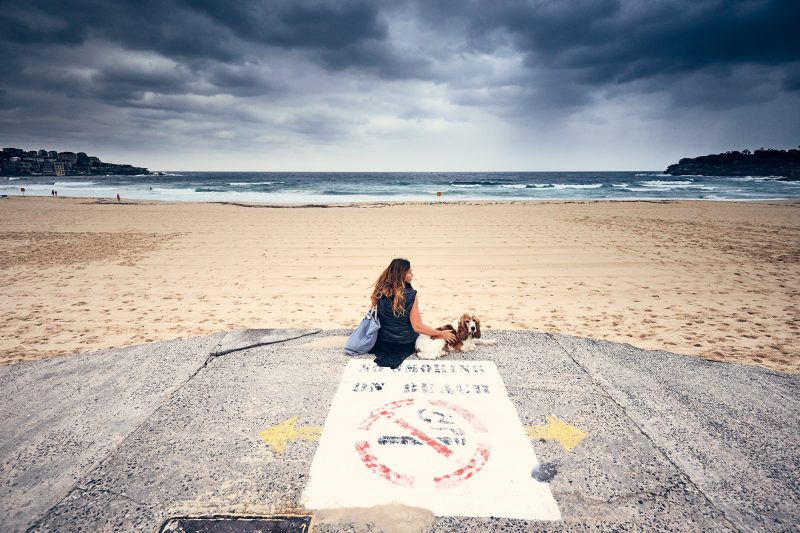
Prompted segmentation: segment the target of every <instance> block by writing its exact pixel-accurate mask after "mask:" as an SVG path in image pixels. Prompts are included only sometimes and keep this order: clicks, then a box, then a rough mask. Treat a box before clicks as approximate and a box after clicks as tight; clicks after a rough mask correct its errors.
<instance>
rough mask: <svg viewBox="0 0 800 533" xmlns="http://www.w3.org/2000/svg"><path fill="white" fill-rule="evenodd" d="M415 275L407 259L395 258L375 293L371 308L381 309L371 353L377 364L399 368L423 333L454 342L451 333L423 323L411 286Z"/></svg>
mask: <svg viewBox="0 0 800 533" xmlns="http://www.w3.org/2000/svg"><path fill="white" fill-rule="evenodd" d="M413 277H414V273H413V272H412V271H411V263H410V262H409V261H408V260H406V259H393V260H392V262H391V263H389V266H388V267H387V268H386V270H384V271H383V272H381V275H380V276H378V280H377V281H376V282H375V288H374V289H373V291H372V306H373V307H374V306H377V308H378V320H380V323H381V329H380V330H378V340H377V342H376V343H375V346H374V347H373V348H372V349H371V350H370V351H369V353H371V354H375V355H376V356H377V357H375V364H377V365H378V366H385V367H389V368H397V367H399V366H400V364H401V363H402V362H403V361H404V360H405V359H406V357H408V356H410V355H413V354H414V343H415V342H416V340H417V336H418V335H419V334H420V333H424V334H425V335H430V336H431V337H435V338H441V339H444V340H445V341H446V342H453V341H454V340H455V335H453V333H452V332H450V331H439V330H438V329H433V328H431V327H428V326H426V325H425V324H423V323H422V317H420V314H419V298H417V291H416V290H414V287H412V286H411V280H412V279H413Z"/></svg>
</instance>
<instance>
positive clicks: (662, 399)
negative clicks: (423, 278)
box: [0, 330, 800, 532]
mask: <svg viewBox="0 0 800 533" xmlns="http://www.w3.org/2000/svg"><path fill="white" fill-rule="evenodd" d="M295 333H296V331H295ZM346 333H347V332H346V331H342V330H339V331H325V332H321V333H318V334H316V335H314V336H313V337H303V338H299V337H296V336H295V337H296V338H293V339H291V340H285V341H282V342H274V343H271V344H266V345H262V346H257V347H254V348H249V349H244V350H239V351H233V352H230V353H228V354H227V355H225V356H223V357H212V356H211V354H212V353H217V352H218V350H219V346H220V341H221V340H222V339H223V338H224V336H225V335H224V334H218V335H213V336H209V337H199V338H193V339H188V340H180V341H172V342H165V343H158V344H150V345H144V346H137V347H131V348H126V349H120V350H109V351H103V352H97V353H93V354H82V355H78V356H70V357H63V358H58V359H52V360H46V361H35V362H30V363H19V364H16V365H12V366H6V367H2V368H0V430H1V433H0V434H2V442H0V487H1V488H0V524H2V531H26V530H32V531H77V530H84V531H96V530H118V531H158V530H159V529H160V528H161V527H162V525H164V524H166V523H167V522H168V521H170V519H175V518H187V517H188V518H191V517H198V516H218V515H234V516H247V517H258V516H276V515H278V516H283V515H305V514H311V513H310V511H307V510H306V509H303V508H301V507H299V503H298V502H299V499H300V494H301V493H302V491H303V488H304V487H305V484H306V481H307V479H306V476H307V474H308V470H309V466H310V464H311V461H312V459H313V456H314V452H315V450H316V446H317V442H316V441H313V440H297V441H295V442H291V443H290V444H289V445H287V447H286V449H285V451H284V452H283V453H282V454H278V453H276V452H275V451H274V450H273V449H271V448H270V447H269V446H268V445H266V444H265V442H264V441H263V440H261V438H260V437H259V433H260V432H261V431H263V430H264V429H266V428H268V427H270V426H272V425H275V424H279V423H281V422H284V421H285V420H287V419H289V418H291V417H294V416H296V417H298V425H303V426H323V425H324V422H325V417H326V415H327V412H328V408H329V405H330V401H331V398H332V397H333V394H334V392H335V391H336V388H337V386H338V382H339V379H340V377H341V373H342V369H343V367H344V364H345V362H346V361H347V358H346V357H345V356H344V355H342V354H341V353H340V350H339V349H337V348H335V347H325V346H322V347H314V346H309V345H308V341H309V339H314V338H322V337H327V336H335V335H343V334H346ZM271 334H272V335H277V336H280V335H281V332H280V331H276V330H271ZM253 335H255V334H253ZM287 335H288V336H292V335H294V333H293V334H287ZM262 336H263V334H262ZM486 336H487V337H490V338H496V339H497V341H498V342H497V345H495V346H481V347H479V349H478V350H477V351H475V352H471V353H466V354H459V356H458V357H457V358H458V359H472V360H492V361H495V363H496V364H497V367H498V369H499V371H500V374H501V376H502V377H503V380H504V382H505V385H506V387H507V389H508V391H509V397H510V398H511V401H512V402H513V403H514V405H515V407H516V409H517V411H518V413H519V416H520V419H521V421H522V423H523V424H524V425H541V424H544V423H545V417H546V416H555V417H557V418H558V419H559V420H561V421H564V422H566V423H568V424H571V425H574V426H577V427H578V428H580V429H582V430H583V431H585V432H586V433H587V437H586V438H585V439H584V440H583V441H582V442H581V443H580V444H579V445H578V446H577V447H576V448H575V449H574V450H573V451H572V452H566V451H565V450H564V448H562V447H561V446H560V445H559V444H558V443H557V442H555V441H534V442H533V446H534V449H535V451H536V455H537V456H538V458H539V460H540V461H541V462H542V468H541V469H540V471H539V472H537V473H533V474H535V475H539V476H541V475H546V477H547V478H548V479H550V488H551V490H552V492H553V495H554V496H555V499H556V501H557V502H558V505H559V507H560V509H561V513H562V516H563V520H562V521H561V522H530V521H524V520H511V519H502V518H469V519H467V518H463V517H436V518H435V520H434V521H433V523H432V524H430V522H429V521H425V520H423V521H421V522H419V523H420V524H423V525H422V526H420V527H421V528H423V529H424V530H427V531H485V530H502V529H506V530H514V531H517V530H531V529H535V530H537V531H567V530H568V531H574V530H578V531H584V530H609V531H611V530H613V531H627V530H634V531H642V530H660V531H664V530H668V531H727V530H733V531H737V530H739V531H793V530H796V528H797V524H800V485H799V483H800V482H799V481H798V480H800V417H798V413H800V378H799V377H798V376H793V375H787V374H780V373H776V372H772V371H768V370H764V369H761V368H758V367H752V366H742V365H736V364H730V363H713V362H708V361H704V360H701V359H696V358H691V357H686V356H680V355H676V354H671V353H668V352H651V351H645V350H640V349H637V348H633V347H631V346H628V345H620V344H613V343H607V342H599V341H593V340H590V339H578V338H574V337H568V336H560V335H550V334H545V333H537V332H487V335H486ZM304 343H305V344H306V345H304ZM322 344H324V343H322ZM451 358H452V357H451ZM365 359H366V358H365ZM445 360H447V359H445ZM332 490H335V487H332ZM373 511H374V510H373ZM344 516H346V517H347V518H345V519H342V520H346V521H348V522H349V523H347V524H343V523H329V521H328V520H325V521H322V520H318V521H317V522H316V524H315V522H314V521H313V520H312V528H313V530H314V531H315V532H320V531H340V530H342V529H345V530H350V531H378V530H379V528H378V526H376V525H375V524H384V526H383V529H385V530H389V529H391V526H387V525H385V524H387V523H388V524H392V523H395V524H401V523H405V522H402V521H399V520H395V521H392V520H389V521H387V520H380V519H378V518H374V517H375V516H377V515H374V514H373V515H371V514H370V512H368V511H363V512H361V513H359V512H354V513H353V512H351V513H345V514H344ZM323 522H324V523H323ZM361 522H363V523H361ZM400 529H401V528H399V526H397V527H395V530H400Z"/></svg>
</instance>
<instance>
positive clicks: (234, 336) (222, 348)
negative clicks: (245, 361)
mask: <svg viewBox="0 0 800 533" xmlns="http://www.w3.org/2000/svg"><path fill="white" fill-rule="evenodd" d="M319 332H320V330H318V329H239V330H235V331H227V332H225V334H224V336H223V337H222V339H220V341H219V344H218V345H217V347H216V348H215V349H214V352H213V353H212V354H211V355H214V356H219V355H225V354H228V353H231V352H237V351H239V350H246V349H247V348H255V347H256V346H263V345H265V344H274V343H276V342H284V341H288V340H292V339H298V338H300V337H305V336H307V335H313V334H314V333H319Z"/></svg>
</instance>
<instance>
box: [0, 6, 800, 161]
mask: <svg viewBox="0 0 800 533" xmlns="http://www.w3.org/2000/svg"><path fill="white" fill-rule="evenodd" d="M798 20H800V2H798V1H796V0H784V1H768V0H741V1H737V0H724V1H723V0H713V1H712V0H681V1H678V0H575V1H571V0H553V1H545V0H528V1H515V0H511V1H504V0H474V1H470V0H463V1H450V0H420V1H417V2H414V1H403V0H391V1H386V2H382V1H347V0H331V1H317V0H314V1H308V0H286V1H282V0H278V1H252V0H236V1H233V2H232V1H230V0H157V1H152V2H151V1H146V0H144V1H141V0H140V1H136V2H133V1H132V2H125V1H112V0H96V1H93V0H71V1H69V2H64V1H63V0H27V1H24V2H23V1H12V2H9V1H4V0H0V57H1V58H2V61H1V62H0V64H2V67H3V68H2V75H0V80H2V81H0V143H2V145H3V146H16V147H22V148H26V149H38V148H47V149H56V150H71V151H79V150H82V151H86V152H89V153H90V154H91V155H97V156H99V157H100V158H101V159H103V160H104V161H111V162H117V163H132V164H135V165H141V166H147V167H149V168H151V169H152V170H162V169H163V170H167V169H170V170H178V169H182V170H253V171H258V170H264V171H266V170H277V171H280V170H287V171H288V170H309V171H371V170H374V171H379V170H384V171H447V170H452V171H469V170H474V171H482V170H658V169H663V168H665V167H666V165H668V164H669V163H672V162H675V161H677V159H679V158H680V157H684V156H695V155H702V154H706V153H715V152H720V151H726V150H731V149H744V148H750V149H753V148H759V147H762V146H764V147H773V148H792V147H797V146H798V144H800V39H798V37H797V35H798V32H797V31H796V26H797V21H798Z"/></svg>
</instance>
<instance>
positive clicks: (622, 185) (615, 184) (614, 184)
mask: <svg viewBox="0 0 800 533" xmlns="http://www.w3.org/2000/svg"><path fill="white" fill-rule="evenodd" d="M638 175H639V174H637V176H638ZM628 185H630V184H629V183H612V184H611V186H612V187H620V188H623V189H624V188H625V187H627V186H628Z"/></svg>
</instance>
